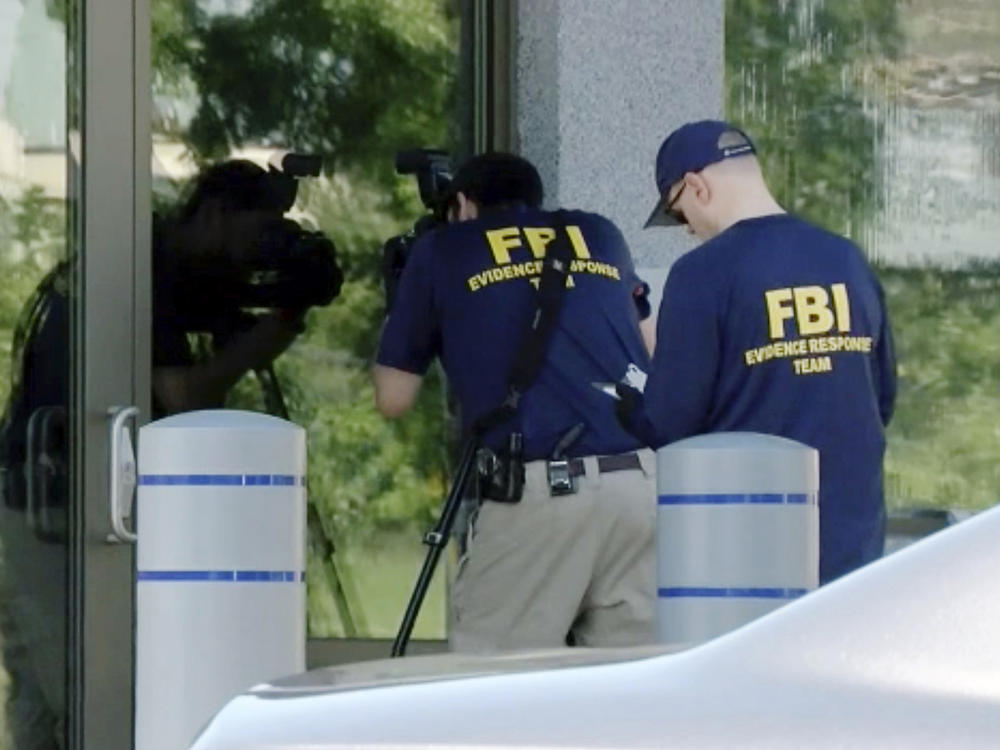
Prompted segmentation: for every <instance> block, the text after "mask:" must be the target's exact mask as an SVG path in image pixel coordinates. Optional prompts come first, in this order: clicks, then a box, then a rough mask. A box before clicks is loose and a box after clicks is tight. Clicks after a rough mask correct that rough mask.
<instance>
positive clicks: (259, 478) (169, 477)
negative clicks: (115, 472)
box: [139, 474, 306, 487]
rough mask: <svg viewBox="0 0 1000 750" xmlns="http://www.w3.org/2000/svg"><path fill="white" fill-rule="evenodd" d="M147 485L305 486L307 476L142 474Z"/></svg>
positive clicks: (142, 483)
mask: <svg viewBox="0 0 1000 750" xmlns="http://www.w3.org/2000/svg"><path fill="white" fill-rule="evenodd" d="M139 484H141V485H144V486H146V487H149V486H153V487H269V486H275V487H294V486H295V485H296V484H298V485H299V486H301V487H305V485H306V478H305V477H304V476H300V477H298V478H296V477H295V475H293V474H140V475H139Z"/></svg>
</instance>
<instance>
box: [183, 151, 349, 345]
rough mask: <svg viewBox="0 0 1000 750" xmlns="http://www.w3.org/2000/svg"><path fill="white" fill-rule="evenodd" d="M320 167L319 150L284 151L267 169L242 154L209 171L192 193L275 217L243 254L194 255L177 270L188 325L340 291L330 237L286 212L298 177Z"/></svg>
mask: <svg viewBox="0 0 1000 750" xmlns="http://www.w3.org/2000/svg"><path fill="white" fill-rule="evenodd" d="M320 168H321V163H320V158H319V157H318V156H311V155H305V154H295V153H285V154H281V155H276V156H275V157H273V158H272V159H271V160H270V162H269V164H268V169H267V170H266V171H264V170H261V169H259V168H256V167H254V165H252V164H250V163H249V162H241V161H230V162H224V163H222V164H219V165H215V166H214V167H210V168H209V170H207V171H206V173H205V174H204V175H203V176H202V180H201V182H200V183H199V186H198V187H197V188H196V190H195V196H194V197H193V198H192V201H194V202H196V201H197V200H200V199H202V200H203V199H204V198H205V197H206V196H208V195H217V196H219V197H220V200H221V202H222V203H223V205H225V206H227V207H232V210H250V211H268V212H273V214H274V217H275V218H274V219H273V220H272V221H269V222H268V223H267V224H266V225H265V226H264V228H263V229H262V230H261V231H260V232H259V233H258V235H257V236H256V237H255V238H253V239H252V240H251V242H250V243H249V245H248V246H247V247H245V248H243V249H242V253H241V256H240V257H239V259H238V260H236V259H230V258H227V259H224V260H218V261H214V260H213V261H211V262H204V261H200V262H199V261H197V260H196V259H192V262H191V263H190V265H191V266H192V268H189V269H183V268H182V269H180V270H178V272H177V281H178V282H180V283H178V284H177V285H178V287H179V288H177V289H176V290H175V291H176V293H177V294H176V295H175V296H176V297H179V299H175V304H174V308H175V313H176V314H177V316H178V318H179V321H178V322H179V324H180V325H181V326H182V328H183V330H186V331H189V332H196V331H208V332H213V333H220V332H221V331H225V329H227V328H230V329H231V328H233V327H234V326H236V325H237V323H236V322H234V321H241V320H242V319H245V318H247V317H248V314H249V311H252V310H255V309H256V310H261V309H273V310H292V311H304V310H305V309H307V308H309V307H323V306H326V305H328V304H330V302H332V301H333V300H334V299H335V298H336V297H337V295H338V294H339V293H340V287H341V285H342V283H343V273H342V271H341V269H340V266H339V265H338V264H337V257H336V249H335V248H334V245H333V242H332V241H331V240H330V239H329V238H327V237H326V236H324V235H323V234H322V233H321V232H316V231H309V230H307V229H305V228H303V227H302V226H301V225H300V224H298V223H297V222H295V221H293V220H291V219H289V218H286V217H284V216H283V215H284V214H285V213H286V212H287V211H288V210H289V209H291V207H292V205H293V204H294V203H295V198H296V195H297V192H298V181H299V179H300V178H302V177H315V176H318V175H319V173H320ZM198 191H202V193H203V194H202V195H201V196H199V195H198ZM225 210H230V209H229V208H227V209H225ZM193 269H197V270H193Z"/></svg>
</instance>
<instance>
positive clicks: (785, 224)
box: [619, 120, 896, 582]
mask: <svg viewBox="0 0 1000 750" xmlns="http://www.w3.org/2000/svg"><path fill="white" fill-rule="evenodd" d="M755 153H756V150H755V148H754V145H753V142H752V141H751V140H750V138H749V137H748V136H747V135H746V133H744V132H743V131H742V130H740V129H739V128H737V127H734V126H733V125H730V124H728V123H725V122H720V121H716V120H704V121H700V122H692V123H688V124H686V125H684V126H682V127H680V128H678V129H677V130H675V131H674V132H673V133H671V134H670V136H669V137H668V138H667V139H666V140H665V141H664V142H663V145H662V146H661V147H660V150H659V153H658V154H657V158H656V184H657V187H658V189H659V193H660V199H659V201H658V202H657V204H656V207H655V208H654V209H653V213H652V214H651V215H650V217H649V219H648V221H647V222H646V226H647V227H648V226H657V225H658V226H671V225H673V226H677V225H683V226H687V227H688V230H689V231H690V232H691V233H692V234H694V235H695V236H697V237H698V239H700V240H702V241H703V244H702V245H700V246H699V247H697V248H695V249H694V250H692V251H691V252H689V253H687V254H686V255H684V256H682V257H681V258H680V259H679V260H678V261H677V262H676V263H674V265H673V266H672V267H671V269H670V273H669V275H668V277H667V281H666V285H665V287H664V291H663V302H662V304H661V306H660V311H659V317H658V321H657V332H656V340H657V348H656V351H655V354H654V357H653V368H652V371H651V372H650V375H649V379H648V382H647V384H646V387H645V391H644V393H643V394H642V395H641V396H640V394H639V393H638V392H637V391H635V390H634V389H628V388H625V387H623V386H619V391H620V395H621V396H622V401H621V402H620V409H619V417H620V418H621V419H622V420H623V422H624V423H625V424H627V426H628V428H629V429H630V430H632V431H633V432H635V433H636V434H638V435H640V436H642V438H643V439H644V440H645V441H646V442H648V443H649V444H650V445H652V446H654V447H659V446H662V445H665V444H667V443H670V442H673V441H675V440H679V439H681V438H685V437H689V436H691V435H697V434H703V433H707V432H719V431H737V430H739V431H751V432H763V433H770V434H775V435H781V436H784V437H787V438H791V439H793V440H798V441H800V442H802V443H805V444H807V445H811V446H813V447H815V448H816V449H817V450H818V451H819V456H820V496H819V510H820V581H821V582H826V581H829V580H831V579H833V578H836V577H837V576H840V575H843V574H844V573H847V572H849V571H851V570H853V569H855V568H857V567H859V566H861V565H864V564H865V563H867V562H870V561H871V560H873V559H875V558H877V557H879V556H880V555H881V554H882V548H883V543H884V535H885V502H884V498H883V489H882V457H883V454H884V451H885V425H886V424H887V423H888V422H889V419H890V417H891V415H892V410H893V404H894V400H895V395H896V376H895V361H894V357H893V346H892V333H891V329H890V326H889V318H888V315H887V313H886V309H885V301H884V295H883V292H882V288H881V285H880V284H879V282H878V280H877V279H876V278H875V276H874V274H873V273H872V271H871V269H870V268H869V267H868V264H867V263H866V261H865V258H864V256H863V255H862V253H861V251H860V250H859V249H858V248H857V247H856V246H855V245H854V244H853V243H851V242H850V241H848V240H847V239H845V238H843V237H839V236H836V235H833V234H830V233H829V232H826V231H824V230H822V229H819V228H818V227H815V226H812V225H811V224H808V223H807V222H805V221H803V220H802V219H799V218H797V217H795V216H792V215H790V214H787V213H786V212H785V211H784V209H782V208H781V206H780V205H778V203H777V202H776V201H775V199H774V197H773V196H772V195H771V193H770V191H769V190H768V188H767V185H766V184H765V182H764V178H763V175H762V173H761V169H760V164H759V163H758V161H757V158H756V156H755Z"/></svg>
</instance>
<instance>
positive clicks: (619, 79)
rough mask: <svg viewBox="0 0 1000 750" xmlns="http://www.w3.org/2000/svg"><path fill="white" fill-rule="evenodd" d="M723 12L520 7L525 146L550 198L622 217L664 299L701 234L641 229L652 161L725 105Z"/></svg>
mask: <svg viewBox="0 0 1000 750" xmlns="http://www.w3.org/2000/svg"><path fill="white" fill-rule="evenodd" d="M723 21H724V0H619V1H614V0H520V2H518V5H517V18H516V33H515V46H516V50H515V56H514V91H515V96H514V101H515V112H514V119H515V123H516V124H515V133H516V138H517V142H516V144H515V147H516V149H517V150H518V151H519V152H520V153H522V154H523V155H525V156H526V157H528V158H529V159H531V160H532V161H533V162H534V163H535V164H536V165H537V166H538V168H539V170H540V172H541V174H542V179H543V180H544V182H545V187H546V205H548V206H555V205H562V206H563V207H565V208H581V209H586V210H591V211H597V212H599V213H602V214H604V215H605V216H607V217H608V218H610V219H611V220H612V221H614V222H615V223H616V224H617V225H618V227H619V228H620V229H621V230H622V232H623V233H624V234H625V238H626V239H627V240H628V243H629V246H630V247H631V249H632V253H633V255H634V257H635V259H636V265H637V266H638V267H639V268H640V271H641V273H642V275H643V276H644V278H646V280H647V281H649V282H650V285H651V286H652V287H653V292H654V295H655V299H658V297H659V293H660V291H661V289H662V286H663V280H664V278H665V276H666V270H667V268H669V266H670V264H671V263H672V262H673V261H674V260H675V259H676V258H677V257H678V256H679V255H680V254H681V253H682V252H684V251H686V250H688V249H690V248H691V247H693V245H694V241H693V240H692V239H691V238H690V237H689V236H688V235H687V233H686V232H684V230H681V229H664V228H654V229H648V230H645V231H643V230H642V224H643V222H644V221H645V219H646V217H647V216H648V214H649V212H650V211H651V210H652V208H653V205H654V204H655V202H656V198H657V193H656V186H655V183H654V180H653V163H654V159H655V158H656V151H657V149H658V148H659V145H660V143H661V142H662V140H663V138H664V137H666V135H667V134H668V133H669V132H670V131H671V130H673V129H674V128H675V127H677V126H678V125H680V124H682V123H684V122H686V121H688V120H693V119H701V118H706V117H719V116H721V114H722V106H723V68H724V25H723ZM655 299H654V302H655ZM654 309H655V308H654Z"/></svg>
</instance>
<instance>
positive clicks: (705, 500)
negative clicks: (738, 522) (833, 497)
mask: <svg viewBox="0 0 1000 750" xmlns="http://www.w3.org/2000/svg"><path fill="white" fill-rule="evenodd" d="M659 503H660V505H815V504H816V493H805V492H789V493H780V492H754V493H739V494H738V493H721V492H716V493H711V494H697V495H660V497H659Z"/></svg>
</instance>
